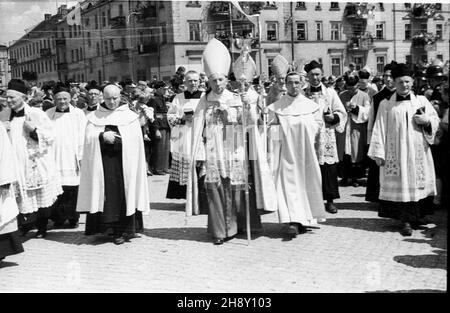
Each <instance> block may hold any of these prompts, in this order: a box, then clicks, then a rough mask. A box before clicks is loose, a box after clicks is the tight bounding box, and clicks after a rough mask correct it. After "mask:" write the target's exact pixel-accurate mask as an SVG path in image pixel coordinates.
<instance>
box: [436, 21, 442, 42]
mask: <svg viewBox="0 0 450 313" xmlns="http://www.w3.org/2000/svg"><path fill="white" fill-rule="evenodd" d="M436 39H439V40H440V39H442V24H436Z"/></svg>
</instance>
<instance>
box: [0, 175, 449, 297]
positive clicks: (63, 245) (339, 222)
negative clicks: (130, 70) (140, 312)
mask: <svg viewBox="0 0 450 313" xmlns="http://www.w3.org/2000/svg"><path fill="white" fill-rule="evenodd" d="M167 179H168V177H167V176H153V177H151V178H150V181H151V184H150V189H151V199H152V204H151V212H150V215H148V216H145V218H144V223H145V228H146V230H145V233H144V234H143V235H142V236H141V238H136V239H133V240H132V242H131V243H127V244H123V245H119V246H117V245H114V244H113V243H112V242H110V241H108V240H107V239H105V238H103V237H96V236H89V237H86V236H84V234H83V230H84V226H85V225H84V216H82V219H81V221H82V223H80V227H79V228H78V229H75V230H50V231H49V233H48V236H47V238H45V239H34V238H32V236H33V235H34V232H31V233H29V234H28V235H27V237H25V242H24V248H25V253H22V254H19V255H15V256H10V257H8V258H7V259H6V262H4V263H3V265H2V266H1V268H0V292H188V293H190V292H193V293H194V292H223V293H227V292H255V293H259V292H269V293H271V292H283V293H291V292H443V291H446V289H447V282H446V274H447V212H446V211H443V210H441V211H438V212H437V214H435V215H434V216H433V217H432V218H431V219H432V222H433V223H432V224H428V225H427V226H426V227H424V228H422V229H420V230H416V231H414V234H413V236H411V237H409V238H405V237H402V236H401V235H400V234H399V233H398V231H397V224H396V222H395V221H392V220H388V219H383V218H379V217H378V216H377V212H376V208H375V207H374V205H372V204H369V203H367V202H364V191H365V187H358V188H354V187H345V188H341V199H339V201H338V207H339V213H338V214H328V213H327V218H328V219H327V221H326V222H324V223H321V224H319V225H318V227H315V228H309V231H308V232H307V233H306V234H302V235H299V236H298V237H297V238H295V239H293V240H286V239H285V238H284V233H285V231H286V229H285V226H283V225H281V224H278V218H277V215H276V214H268V215H263V216H262V221H263V225H264V232H263V233H262V234H260V235H257V236H254V237H253V240H252V241H251V244H250V246H247V240H246V238H244V237H241V238H236V239H234V240H232V241H229V242H227V243H225V244H224V245H222V246H214V245H213V244H212V243H211V241H210V238H209V236H208V234H207V233H206V216H204V215H201V216H194V217H190V218H188V219H186V218H185V215H184V205H183V203H184V201H182V200H178V201H173V200H167V199H165V198H164V196H165V192H166V188H167V187H166V186H167Z"/></svg>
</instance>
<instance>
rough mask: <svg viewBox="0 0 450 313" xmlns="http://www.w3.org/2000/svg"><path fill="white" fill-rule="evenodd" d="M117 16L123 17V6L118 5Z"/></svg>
mask: <svg viewBox="0 0 450 313" xmlns="http://www.w3.org/2000/svg"><path fill="white" fill-rule="evenodd" d="M119 16H123V5H121V4H119Z"/></svg>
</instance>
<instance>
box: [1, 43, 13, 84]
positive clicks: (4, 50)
mask: <svg viewBox="0 0 450 313" xmlns="http://www.w3.org/2000/svg"><path fill="white" fill-rule="evenodd" d="M10 79H11V75H10V69H9V59H8V47H7V46H4V45H0V89H4V88H6V87H7V86H8V82H9V81H10Z"/></svg>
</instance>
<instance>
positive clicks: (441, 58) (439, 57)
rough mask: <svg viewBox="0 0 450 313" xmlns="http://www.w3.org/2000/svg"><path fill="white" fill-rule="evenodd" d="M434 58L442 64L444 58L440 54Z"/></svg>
mask: <svg viewBox="0 0 450 313" xmlns="http://www.w3.org/2000/svg"><path fill="white" fill-rule="evenodd" d="M436 58H437V59H439V60H441V61H442V62H444V57H443V55H442V54H438V55H436Z"/></svg>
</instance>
